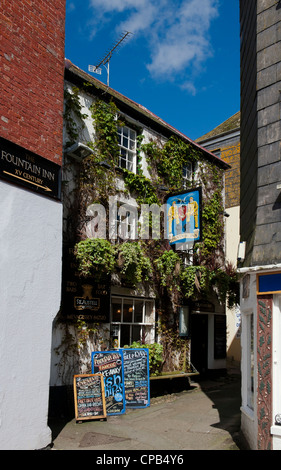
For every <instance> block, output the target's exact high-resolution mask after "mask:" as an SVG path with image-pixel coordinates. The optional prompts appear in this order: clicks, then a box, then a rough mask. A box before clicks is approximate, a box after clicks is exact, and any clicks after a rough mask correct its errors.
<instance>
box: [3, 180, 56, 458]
mask: <svg viewBox="0 0 281 470" xmlns="http://www.w3.org/2000/svg"><path fill="white" fill-rule="evenodd" d="M61 251H62V206H61V203H60V202H57V201H54V200H52V199H49V198H45V197H42V196H39V195H37V194H35V193H34V192H29V191H27V190H25V189H22V188H19V187H16V186H13V185H10V184H7V183H5V182H2V181H0V259H1V265H0V266H1V267H0V298H1V303H0V317H1V328H0V449H2V450H4V449H12V450H18V449H22V450H33V449H42V448H44V447H45V446H47V445H48V444H50V442H51V432H50V429H49V428H48V426H47V415H48V399H49V377H50V359H51V336H52V320H53V318H54V317H55V315H56V314H57V312H58V310H59V307H60V297H61Z"/></svg>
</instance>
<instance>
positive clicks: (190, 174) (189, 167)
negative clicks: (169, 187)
mask: <svg viewBox="0 0 281 470" xmlns="http://www.w3.org/2000/svg"><path fill="white" fill-rule="evenodd" d="M196 172H197V164H196V163H193V162H186V163H185V164H184V165H183V167H182V186H183V189H188V188H190V187H192V185H194V183H195V179H196Z"/></svg>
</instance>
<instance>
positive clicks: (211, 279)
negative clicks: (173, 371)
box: [65, 89, 237, 363]
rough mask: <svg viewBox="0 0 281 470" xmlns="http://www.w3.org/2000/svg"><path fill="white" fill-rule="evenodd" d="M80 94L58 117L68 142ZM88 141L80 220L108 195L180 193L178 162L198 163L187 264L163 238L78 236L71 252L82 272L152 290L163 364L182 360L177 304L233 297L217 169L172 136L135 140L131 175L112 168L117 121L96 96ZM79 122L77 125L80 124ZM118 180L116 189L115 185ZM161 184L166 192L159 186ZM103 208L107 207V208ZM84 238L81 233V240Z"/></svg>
mask: <svg viewBox="0 0 281 470" xmlns="http://www.w3.org/2000/svg"><path fill="white" fill-rule="evenodd" d="M78 95H79V93H78V90H77V89H74V90H73V92H72V93H71V94H67V95H66V101H67V104H66V108H65V117H66V121H67V131H68V134H69V135H70V137H71V138H72V139H74V137H75V136H76V135H77V132H78V129H77V120H75V119H73V113H74V115H76V117H77V116H79V117H80V120H81V121H83V117H84V116H83V115H82V108H81V105H80V102H79V96H78ZM90 111H91V117H92V120H93V128H94V139H93V141H92V142H88V144H87V145H88V146H89V147H91V148H92V150H93V152H92V155H91V156H90V157H88V158H86V159H85V160H84V161H83V166H82V169H81V178H80V181H81V187H80V193H81V211H80V212H81V225H83V223H84V222H85V220H86V208H87V207H88V206H89V205H90V204H92V203H94V202H96V203H102V204H103V205H104V206H105V207H106V205H107V202H108V198H109V196H110V195H116V194H120V193H122V194H123V196H124V197H126V196H128V195H130V196H132V197H134V198H135V199H136V201H137V203H138V205H139V207H140V205H141V204H149V205H151V204H157V205H158V206H160V205H161V204H163V202H164V201H165V197H166V196H167V195H169V194H172V193H174V192H176V191H182V190H183V186H182V183H183V173H182V171H183V166H184V165H186V164H187V163H191V164H192V167H193V168H195V167H196V168H197V170H196V175H195V174H194V175H193V177H192V179H191V180H190V182H189V184H190V187H192V186H193V185H194V183H195V182H196V183H197V185H198V186H201V187H202V228H203V230H202V240H201V241H200V243H196V244H195V246H194V248H193V252H192V259H193V264H192V265H185V264H184V263H183V260H182V257H181V256H180V254H179V253H177V252H175V251H174V250H173V249H172V248H171V247H170V246H169V243H167V240H165V239H164V238H161V239H160V240H146V241H139V240H138V241H136V240H122V242H120V241H118V240H117V241H116V242H115V244H114V245H113V244H112V243H111V242H110V241H109V240H100V239H86V240H84V239H81V240H78V242H77V244H76V247H75V254H76V258H77V261H78V265H79V271H80V273H81V275H82V276H86V275H93V274H94V275H95V276H96V275H98V274H99V273H100V274H108V275H110V274H112V273H116V272H119V273H120V274H121V276H122V277H123V278H124V279H125V280H126V282H127V285H128V286H132V285H133V286H136V285H137V284H139V283H141V282H149V283H150V284H151V285H153V287H154V290H155V292H158V294H159V297H158V300H157V302H158V306H157V311H158V315H159V330H158V331H159V334H160V336H161V338H162V341H163V345H164V349H163V355H164V362H168V360H169V350H171V348H173V349H174V350H175V351H180V352H181V354H180V356H181V358H182V359H181V362H182V363H184V361H185V358H186V354H187V351H188V340H186V339H182V338H179V336H178V327H179V325H178V314H177V307H178V305H179V304H180V302H182V301H186V300H187V301H188V300H197V299H200V298H202V297H203V298H205V297H208V296H209V295H210V294H211V295H213V294H216V295H217V297H218V299H219V300H220V301H221V302H226V301H227V302H228V304H229V305H230V306H232V305H234V304H235V303H236V301H237V274H236V272H235V269H233V268H232V267H230V266H227V267H225V260H224V249H223V236H224V218H223V199H222V198H223V196H222V194H223V171H222V170H221V169H219V168H218V167H217V166H216V165H215V164H212V163H210V162H207V161H206V160H205V159H204V157H203V154H202V151H201V150H200V149H196V148H195V147H194V146H192V144H191V143H188V142H185V141H184V140H182V139H181V138H179V137H176V136H172V137H171V138H169V139H168V140H167V141H166V142H160V140H159V139H154V140H151V141H149V142H146V143H144V141H143V136H142V135H139V136H138V138H137V141H138V145H137V158H138V161H137V173H133V172H131V171H129V170H125V169H120V168H118V159H119V145H118V126H122V125H124V122H122V120H121V117H120V116H121V114H120V112H119V110H118V108H117V106H116V104H115V103H114V101H113V100H112V101H110V102H106V101H104V100H99V99H97V100H95V101H94V103H93V105H92V106H91V108H90ZM82 125H83V124H82ZM144 155H145V157H146V162H147V169H148V171H149V174H150V177H149V178H148V177H147V176H145V175H144V171H143V166H142V158H143V156H144ZM101 162H105V163H106V164H107V169H105V168H104V166H100V165H99V164H100V163H101ZM117 179H118V180H120V179H121V180H122V181H123V186H122V185H121V186H120V185H118V187H117V185H116V181H117ZM161 185H162V186H163V185H164V186H166V187H167V188H168V192H167V193H163V192H162V191H161V190H160V187H161ZM107 209H108V208H107ZM82 238H83V237H82Z"/></svg>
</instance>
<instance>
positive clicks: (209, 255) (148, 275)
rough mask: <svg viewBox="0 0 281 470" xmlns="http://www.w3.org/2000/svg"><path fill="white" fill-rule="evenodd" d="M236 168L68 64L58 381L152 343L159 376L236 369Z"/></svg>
mask: <svg viewBox="0 0 281 470" xmlns="http://www.w3.org/2000/svg"><path fill="white" fill-rule="evenodd" d="M227 168H228V165H227V164H226V163H225V162H223V161H222V160H221V159H220V158H218V157H216V156H215V155H213V154H212V153H211V152H209V151H207V150H205V149H204V148H203V147H201V146H200V145H198V144H196V143H195V142H193V141H191V140H190V139H189V138H188V137H186V136H185V135H183V134H182V133H181V132H179V131H177V130H176V129H175V128H173V127H172V126H170V125H169V124H167V123H165V122H164V121H163V120H162V119H160V118H159V117H157V116H156V115H154V114H153V113H151V112H150V111H149V110H147V109H146V108H144V107H143V106H141V105H139V104H137V103H135V102H134V101H132V100H130V99H129V98H127V97H125V96H124V95H121V94H120V93H118V92H117V91H115V90H113V89H112V88H109V87H107V86H106V85H104V84H103V83H102V82H100V81H99V80H97V79H96V78H94V77H92V76H91V75H89V74H88V73H85V72H84V71H82V70H81V69H79V68H78V67H76V66H75V65H73V64H72V63H71V62H70V61H69V60H66V63H65V111H64V162H63V175H62V200H63V207H64V217H63V224H64V230H63V240H64V256H63V280H62V302H61V309H60V312H59V313H58V315H57V317H56V319H55V322H54V330H53V361H52V370H51V374H52V379H51V388H53V389H54V388H56V389H57V388H58V386H65V385H68V384H70V383H71V380H72V376H73V374H75V373H89V372H90V371H91V366H90V357H91V353H92V352H93V351H106V350H114V349H118V348H124V347H126V346H136V345H147V346H148V347H149V348H150V358H151V359H152V358H153V364H152V363H151V364H150V367H151V372H152V373H155V374H159V373H162V372H164V371H173V372H175V371H181V372H182V371H185V372H188V371H191V370H197V371H198V370H199V372H201V373H204V372H207V371H209V370H218V369H219V370H221V369H225V359H226V350H225V349H226V327H225V304H226V302H232V301H233V295H235V289H236V277H235V272H234V271H233V270H232V269H231V267H230V266H225V258H224V171H225V169H227ZM202 332H203V334H202ZM202 338H204V339H202ZM202 348H203V351H204V353H203V355H202Z"/></svg>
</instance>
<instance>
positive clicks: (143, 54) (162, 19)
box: [65, 0, 240, 140]
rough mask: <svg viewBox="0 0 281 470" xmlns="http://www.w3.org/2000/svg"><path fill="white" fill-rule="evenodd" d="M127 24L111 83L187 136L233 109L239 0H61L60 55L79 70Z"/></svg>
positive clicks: (112, 66) (94, 61) (237, 106)
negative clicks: (63, 18) (62, 32)
mask: <svg viewBox="0 0 281 470" xmlns="http://www.w3.org/2000/svg"><path fill="white" fill-rule="evenodd" d="M126 31H129V32H130V33H132V34H130V35H129V36H128V38H127V40H125V41H124V42H123V43H122V44H121V46H120V47H119V48H118V49H117V50H115V51H114V53H113V55H112V59H111V61H110V82H109V85H110V87H112V88H114V89H115V90H117V91H119V92H120V93H122V94H124V95H125V96H127V97H128V98H130V99H132V100H134V101H136V102H137V103H139V104H141V105H143V106H145V107H146V108H148V109H149V110H150V111H152V112H153V113H155V114H156V115H157V116H159V117H160V118H162V119H163V120H164V121H166V122H167V123H169V124H170V125H171V126H174V127H175V128H177V129H178V130H179V131H181V132H183V133H184V134H186V135H187V136H188V137H189V138H191V139H193V140H195V139H197V138H198V137H200V136H202V135H204V134H205V133H207V132H209V131H210V130H212V129H213V128H215V127H216V126H218V125H219V124H221V123H222V122H223V121H225V120H226V119H228V118H229V117H230V116H232V115H233V114H235V113H236V112H237V111H239V109H240V37H239V0H157V1H156V0H66V41H65V57H66V58H67V59H69V60H71V61H72V62H73V63H74V64H75V65H77V66H78V67H80V68H81V69H82V70H84V71H86V72H88V66H89V65H97V63H98V62H99V61H100V60H101V59H102V58H103V57H105V56H106V54H107V53H108V52H109V50H110V49H111V48H112V47H114V45H115V44H116V42H117V41H118V40H119V39H120V38H121V37H122V36H123V35H124V33H125V32H126ZM90 74H91V75H92V76H95V78H97V79H99V80H101V81H102V82H104V83H106V81H107V72H106V69H105V67H103V66H102V74H101V75H95V74H93V73H90Z"/></svg>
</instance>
